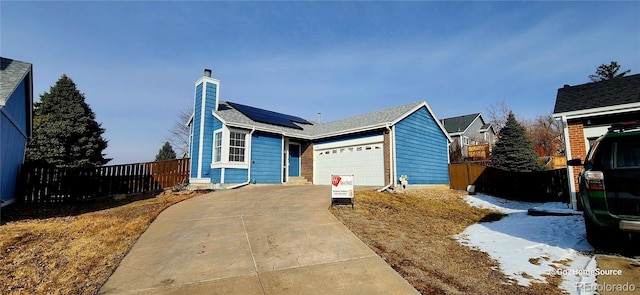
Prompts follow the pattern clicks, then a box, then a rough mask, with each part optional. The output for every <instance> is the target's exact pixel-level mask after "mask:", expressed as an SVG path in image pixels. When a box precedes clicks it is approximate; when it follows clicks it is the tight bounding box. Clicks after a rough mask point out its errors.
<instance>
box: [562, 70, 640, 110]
mask: <svg viewBox="0 0 640 295" xmlns="http://www.w3.org/2000/svg"><path fill="white" fill-rule="evenodd" d="M637 102H640V74H635V75H630V76H626V77H620V78H613V79H611V80H605V81H600V82H593V83H587V84H582V85H576V86H569V85H565V86H564V87H563V88H560V89H558V95H557V96H556V105H555V108H554V110H553V112H554V113H556V114H558V113H566V112H572V111H581V110H587V109H595V108H601V107H609V106H615V105H623V104H629V103H637Z"/></svg>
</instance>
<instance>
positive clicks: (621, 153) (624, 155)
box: [569, 121, 640, 245]
mask: <svg viewBox="0 0 640 295" xmlns="http://www.w3.org/2000/svg"><path fill="white" fill-rule="evenodd" d="M569 162H570V163H569V164H570V165H574V166H576V165H582V163H580V160H572V161H569ZM578 180H579V183H580V199H581V201H582V206H583V209H584V222H585V227H586V230H587V240H588V241H589V243H591V244H592V245H603V244H606V243H608V242H610V241H609V239H610V238H611V237H615V236H616V235H619V234H620V233H624V234H625V236H628V237H634V239H635V237H637V236H638V235H639V234H640V121H637V122H628V123H621V124H615V125H613V126H612V127H611V128H609V131H608V132H607V133H606V134H605V135H603V136H602V137H600V138H598V139H597V140H596V141H595V143H594V144H593V146H591V149H590V150H589V153H588V154H587V159H586V160H585V162H584V168H583V169H582V171H581V172H580V174H579V176H578Z"/></svg>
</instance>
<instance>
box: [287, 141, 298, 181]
mask: <svg viewBox="0 0 640 295" xmlns="http://www.w3.org/2000/svg"><path fill="white" fill-rule="evenodd" d="M289 176H294V177H296V176H300V145H298V144H289Z"/></svg>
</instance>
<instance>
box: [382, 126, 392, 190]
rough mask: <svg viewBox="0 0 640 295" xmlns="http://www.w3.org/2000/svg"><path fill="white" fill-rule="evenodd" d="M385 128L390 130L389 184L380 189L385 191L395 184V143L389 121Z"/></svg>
mask: <svg viewBox="0 0 640 295" xmlns="http://www.w3.org/2000/svg"><path fill="white" fill-rule="evenodd" d="M384 127H385V128H387V132H389V184H388V185H386V186H385V187H383V188H381V189H379V190H378V191H379V192H383V191H385V190H388V189H389V188H390V187H392V186H393V179H394V178H393V172H392V171H393V148H392V147H393V144H391V139H392V136H391V135H392V134H391V127H389V123H387V124H386V125H385V126H384Z"/></svg>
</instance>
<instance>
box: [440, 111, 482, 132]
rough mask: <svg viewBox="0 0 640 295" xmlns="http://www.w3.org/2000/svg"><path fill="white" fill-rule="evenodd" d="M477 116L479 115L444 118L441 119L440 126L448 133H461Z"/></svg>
mask: <svg viewBox="0 0 640 295" xmlns="http://www.w3.org/2000/svg"><path fill="white" fill-rule="evenodd" d="M478 116H480V113H475V114H469V115H464V116H458V117H451V118H446V119H442V124H443V125H444V129H446V130H447V132H449V133H456V132H463V131H465V130H466V129H467V128H468V127H469V125H471V123H473V120H475V119H476V118H477V117H478Z"/></svg>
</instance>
